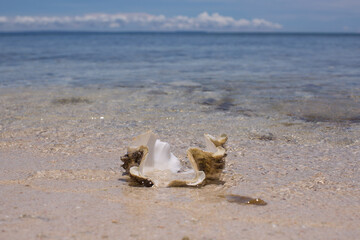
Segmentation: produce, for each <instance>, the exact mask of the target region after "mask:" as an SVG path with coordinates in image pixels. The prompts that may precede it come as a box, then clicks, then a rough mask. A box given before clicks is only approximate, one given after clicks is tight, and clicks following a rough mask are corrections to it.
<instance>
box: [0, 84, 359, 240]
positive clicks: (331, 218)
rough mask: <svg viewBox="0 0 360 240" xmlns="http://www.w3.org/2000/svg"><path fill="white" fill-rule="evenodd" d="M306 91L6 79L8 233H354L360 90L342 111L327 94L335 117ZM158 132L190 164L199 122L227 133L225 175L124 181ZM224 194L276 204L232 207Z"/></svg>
mask: <svg viewBox="0 0 360 240" xmlns="http://www.w3.org/2000/svg"><path fill="white" fill-rule="evenodd" d="M309 101H311V100H308V99H307V100H306V103H307V105H304V104H303V103H304V101H303V100H301V101H299V102H296V101H295V102H285V103H281V102H275V103H274V102H268V101H263V102H261V101H259V100H258V99H251V98H244V99H232V98H228V95H227V93H226V92H211V91H204V89H202V87H201V86H194V85H189V84H184V83H180V84H178V85H169V86H165V87H162V88H160V89H159V88H154V89H148V88H125V87H124V88H121V87H119V88H115V89H98V88H78V89H67V88H42V89H33V88H23V89H12V88H7V89H5V88H2V89H0V134H1V135H0V136H1V137H0V168H1V174H0V196H1V198H0V239H239V238H244V239H356V238H357V237H358V236H359V234H360V230H359V227H358V226H359V225H360V174H359V170H360V169H359V168H360V162H359V159H360V126H359V123H358V122H357V121H356V119H357V117H356V116H357V112H356V111H357V108H356V107H354V108H353V109H354V110H351V109H352V108H351V106H357V104H358V100H357V99H355V100H353V99H352V100H351V101H350V100H349V101H348V102H346V104H347V105H346V106H350V107H348V109H349V111H347V112H343V111H342V110H341V107H337V106H334V105H332V108H331V109H332V111H333V113H332V114H331V115H329V112H328V111H327V112H326V111H325V113H324V114H322V115H321V111H316V113H317V114H318V115H314V110H313V109H309V108H311V106H319V105H322V104H323V103H319V100H318V99H316V100H314V102H316V103H315V104H311V102H310V103H309ZM342 104H344V103H342ZM304 106H305V107H304ZM321 109H324V108H321ZM334 109H335V110H334ZM337 109H339V112H336V111H337ZM309 112H310V113H311V114H310V115H309V114H308V113H309ZM319 114H320V115H319ZM345 115H346V117H344V116H345ZM304 116H312V118H306V117H304ZM149 129H152V130H153V131H154V132H156V133H157V134H158V135H159V136H160V138H161V140H163V141H167V142H169V143H170V145H171V147H172V151H173V153H174V154H175V155H176V156H177V157H179V158H180V159H181V160H182V161H183V163H184V164H187V162H186V149H187V148H188V147H190V146H200V147H203V144H204V140H203V134H204V133H210V134H212V135H220V134H221V133H227V134H228V136H229V140H228V143H227V150H228V156H227V163H226V169H225V172H224V175H223V182H222V183H218V184H212V185H207V186H205V187H201V188H145V187H136V186H132V185H131V184H129V181H128V177H127V176H123V170H122V169H121V168H120V164H121V162H120V159H119V158H120V156H121V155H123V154H125V153H126V147H127V146H128V144H129V142H130V140H131V138H132V137H133V136H136V135H137V134H139V133H141V132H143V131H146V130H149ZM225 194H239V195H243V196H249V197H255V198H261V199H263V200H265V201H266V202H267V203H268V204H267V205H265V206H254V205H244V204H237V203H236V202H232V201H227V199H226V198H224V195H225Z"/></svg>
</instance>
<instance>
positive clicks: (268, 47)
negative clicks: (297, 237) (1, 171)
mask: <svg viewBox="0 0 360 240" xmlns="http://www.w3.org/2000/svg"><path fill="white" fill-rule="evenodd" d="M359 54H360V34H284V33H282V34H275V33H261V34H255V33H254V34H248V33H238V34H237V33H234V34H231V33H223V34H222V33H76V32H74V33H69V32H67V33H66V32H64V33H56V32H54V33H50V32H48V33H46V32H45V33H41V32H40V33H31V32H30V33H0V86H1V87H4V86H44V85H62V86H89V85H97V86H103V87H123V86H129V87H135V86H145V87H146V86H148V85H154V84H160V85H161V84H166V83H171V82H178V81H191V82H195V83H198V84H201V85H203V86H206V87H208V88H210V89H214V88H215V89H218V88H231V89H238V90H239V93H240V94H258V92H259V91H260V92H261V94H262V95H263V96H271V97H275V98H281V97H290V98H291V97H292V96H297V95H302V96H304V95H314V94H316V95H322V96H329V95H333V94H338V93H341V92H348V93H349V92H351V91H355V90H358V88H359V85H360V83H359V82H360V79H359V78H360V57H359Z"/></svg>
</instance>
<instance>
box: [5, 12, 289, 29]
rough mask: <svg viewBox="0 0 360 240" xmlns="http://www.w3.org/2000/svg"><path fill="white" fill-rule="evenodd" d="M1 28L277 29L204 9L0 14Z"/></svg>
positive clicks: (276, 25) (265, 21) (279, 26)
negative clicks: (181, 12)
mask: <svg viewBox="0 0 360 240" xmlns="http://www.w3.org/2000/svg"><path fill="white" fill-rule="evenodd" d="M0 23H1V25H0V30H6V29H7V30H38V29H45V30H58V29H78V30H81V29H85V30H89V29H90V30H91V29H94V30H99V29H118V30H207V31H241V30H272V29H280V28H282V26H281V25H280V24H278V23H272V22H269V21H267V20H264V19H257V18H256V19H252V20H247V19H238V20H237V19H234V18H232V17H228V16H222V15H220V14H218V13H213V14H208V13H207V12H203V13H201V14H199V15H198V16H196V17H187V16H175V17H165V16H164V15H152V14H147V13H118V14H105V13H94V14H86V15H82V16H63V17H57V16H49V17H44V16H16V17H10V18H7V17H1V16H0Z"/></svg>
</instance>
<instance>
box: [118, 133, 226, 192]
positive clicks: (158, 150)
mask: <svg viewBox="0 0 360 240" xmlns="http://www.w3.org/2000/svg"><path fill="white" fill-rule="evenodd" d="M204 136H205V141H206V150H205V151H204V150H201V149H199V148H189V149H188V150H187V157H188V159H189V161H190V164H191V168H192V169H189V170H187V171H183V172H181V171H180V169H181V164H180V161H179V159H178V158H177V157H175V156H174V154H172V153H171V152H170V145H169V144H168V143H166V142H162V141H160V140H159V139H158V138H157V136H156V135H155V134H154V133H152V132H151V131H149V132H147V133H144V134H141V135H139V136H137V137H135V138H134V139H133V142H132V144H131V146H130V147H129V148H128V151H127V154H125V155H124V156H123V157H121V161H123V162H124V164H123V165H122V167H123V168H124V169H125V173H126V174H129V175H130V177H131V178H132V179H133V180H135V181H136V182H138V183H140V184H142V185H144V186H147V187H151V186H157V187H184V186H200V185H202V184H204V183H205V180H219V178H220V176H221V173H222V170H223V169H224V168H225V157H226V150H225V148H224V144H225V142H226V141H227V136H226V135H225V134H223V135H221V137H219V138H215V137H213V136H211V135H209V134H205V135H204Z"/></svg>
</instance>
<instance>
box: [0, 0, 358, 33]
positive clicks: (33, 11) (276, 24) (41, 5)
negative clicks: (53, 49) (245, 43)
mask: <svg viewBox="0 0 360 240" xmlns="http://www.w3.org/2000/svg"><path fill="white" fill-rule="evenodd" d="M179 16H180V17H179ZM57 29H61V30H63V29H71V30H73V29H79V30H81V29H84V30H92V29H93V30H99V29H100V30H101V29H104V30H210V31H211V30H214V31H311V32H347V31H349V32H360V0H257V1H255V0H252V1H251V0H240V1H236V0H221V1H220V0H132V1H122V0H103V1H99V0H61V1H55V0H0V30H2V31H12V30H57Z"/></svg>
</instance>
